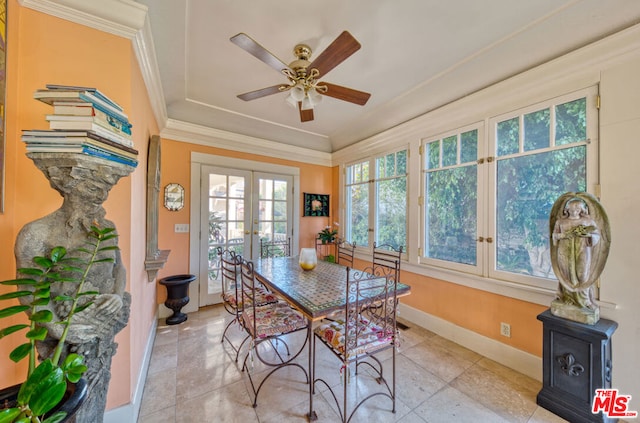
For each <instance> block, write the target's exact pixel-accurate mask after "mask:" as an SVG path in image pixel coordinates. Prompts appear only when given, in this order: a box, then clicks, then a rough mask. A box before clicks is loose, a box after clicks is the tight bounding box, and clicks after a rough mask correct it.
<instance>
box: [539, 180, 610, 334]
mask: <svg viewBox="0 0 640 423" xmlns="http://www.w3.org/2000/svg"><path fill="white" fill-rule="evenodd" d="M549 229H550V233H551V236H550V238H551V239H550V244H551V264H552V266H553V271H554V272H555V274H556V277H557V278H558V282H559V283H558V292H557V296H556V299H555V300H553V302H552V303H551V313H552V314H553V315H555V316H559V317H564V318H566V319H569V320H574V321H577V322H581V323H587V324H592V325H593V324H595V323H597V322H598V320H599V319H600V310H599V307H598V305H597V304H596V302H595V299H594V285H595V283H596V281H597V280H598V278H599V277H600V274H601V273H602V270H603V269H604V265H605V263H606V261H607V256H608V255H609V244H610V240H611V233H610V228H609V219H608V218H607V215H606V213H605V211H604V209H603V208H602V206H601V205H600V203H599V202H598V200H597V199H596V198H595V197H594V196H592V195H591V194H587V193H585V192H577V193H576V192H567V193H565V194H562V195H561V196H560V197H559V198H558V199H557V200H556V202H555V203H554V205H553V208H552V209H551V217H550V220H549Z"/></svg>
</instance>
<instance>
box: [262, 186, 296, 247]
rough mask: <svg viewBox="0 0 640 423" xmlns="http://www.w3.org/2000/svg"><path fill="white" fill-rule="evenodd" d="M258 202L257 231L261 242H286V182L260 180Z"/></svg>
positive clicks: (287, 189) (287, 190)
mask: <svg viewBox="0 0 640 423" xmlns="http://www.w3.org/2000/svg"><path fill="white" fill-rule="evenodd" d="M258 185H259V189H260V192H259V194H258V195H259V198H260V201H259V202H258V231H259V237H260V239H262V240H275V241H281V240H286V239H287V237H288V233H289V231H288V225H287V223H288V221H287V217H288V216H287V208H288V207H289V205H288V195H287V194H288V192H289V188H288V182H287V181H284V180H278V179H269V178H260V179H259V181H258Z"/></svg>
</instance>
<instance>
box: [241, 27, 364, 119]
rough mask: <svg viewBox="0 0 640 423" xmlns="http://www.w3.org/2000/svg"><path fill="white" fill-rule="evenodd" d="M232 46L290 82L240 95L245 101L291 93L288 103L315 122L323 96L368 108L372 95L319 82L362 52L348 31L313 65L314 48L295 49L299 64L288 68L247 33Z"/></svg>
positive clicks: (301, 115)
mask: <svg viewBox="0 0 640 423" xmlns="http://www.w3.org/2000/svg"><path fill="white" fill-rule="evenodd" d="M230 40H231V42H232V43H234V44H236V45H237V46H238V47H240V48H241V49H243V50H245V51H247V52H248V53H249V54H251V55H253V56H255V57H256V58H258V59H259V60H261V61H263V62H264V63H266V64H267V65H269V66H271V67H272V68H274V69H275V70H277V71H278V72H281V73H283V74H284V75H285V76H286V77H287V79H288V82H287V83H286V84H278V85H274V86H271V87H267V88H262V89H260V90H255V91H249V92H248V93H244V94H240V95H239V96H238V98H240V99H242V100H244V101H250V100H255V99H257V98H261V97H266V96H268V95H271V94H277V93H281V92H285V91H289V96H288V97H287V102H289V103H290V104H291V105H293V106H296V105H297V108H298V110H299V112H300V121H301V122H308V121H311V120H313V106H315V105H316V104H318V103H319V102H320V101H321V100H322V96H328V97H333V98H337V99H338V100H343V101H348V102H350V103H355V104H358V105H360V106H364V105H365V104H366V103H367V101H368V100H369V97H371V94H369V93H365V92H363V91H358V90H354V89H351V88H347V87H342V86H340V85H335V84H330V83H328V82H320V81H319V79H320V78H321V77H323V76H325V75H326V74H327V73H329V71H331V70H332V69H333V68H335V67H336V66H338V65H339V64H340V63H342V62H343V61H344V60H346V59H347V58H348V57H349V56H351V55H352V54H353V53H355V52H356V51H358V50H359V49H360V43H359V42H358V41H357V40H356V39H355V38H353V36H352V35H351V34H350V33H349V32H348V31H343V32H342V34H340V35H339V36H338V38H336V39H335V40H334V41H333V42H332V43H331V44H330V45H329V46H328V47H327V48H326V49H325V50H324V51H323V52H322V53H320V55H318V57H316V58H315V59H314V60H313V62H310V61H309V59H310V58H311V47H309V46H308V45H306V44H298V45H296V46H295V48H294V49H293V54H294V55H295V56H296V60H294V61H293V62H291V63H289V65H286V64H285V63H284V62H282V60H280V59H278V58H277V57H276V56H274V55H273V54H272V53H271V52H269V51H268V50H266V49H265V48H264V47H262V46H261V45H260V44H258V43H257V42H256V41H255V40H254V39H252V38H251V37H249V36H248V35H247V34H245V33H242V32H241V33H240V34H237V35H234V36H233V37H231V39H230Z"/></svg>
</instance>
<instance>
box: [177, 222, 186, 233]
mask: <svg viewBox="0 0 640 423" xmlns="http://www.w3.org/2000/svg"><path fill="white" fill-rule="evenodd" d="M174 230H175V232H176V233H183V232H189V224H188V223H176V225H175V229H174Z"/></svg>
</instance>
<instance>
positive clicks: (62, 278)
mask: <svg viewBox="0 0 640 423" xmlns="http://www.w3.org/2000/svg"><path fill="white" fill-rule="evenodd" d="M114 231H115V229H114V228H105V229H99V228H97V227H95V226H92V227H91V230H90V231H89V233H88V239H89V240H88V242H87V246H88V247H87V248H79V249H78V250H77V251H76V252H74V256H75V255H76V254H77V255H83V256H84V258H79V257H71V256H70V255H67V251H66V249H65V248H64V247H54V248H53V249H51V251H50V252H49V253H48V255H47V256H46V257H43V256H37V257H34V258H33V262H34V263H35V264H36V265H37V267H34V268H21V269H18V273H19V274H21V275H23V276H24V278H20V279H13V280H7V281H3V282H0V284H2V285H15V286H17V287H18V290H17V291H14V292H9V293H7V294H3V295H0V300H11V299H15V298H19V299H20V300H21V304H20V305H13V306H9V307H6V308H3V309H0V318H4V317H9V316H12V315H15V314H18V313H22V312H26V313H27V315H28V316H29V320H30V323H29V324H17V325H12V326H9V327H6V328H0V339H1V338H3V337H5V336H7V335H10V334H12V333H14V332H19V331H22V330H27V332H26V334H25V336H26V338H27V342H26V343H23V344H21V345H19V346H18V347H16V348H15V349H14V350H13V351H12V352H11V353H10V354H9V358H10V359H11V360H12V361H14V362H16V363H17V362H19V361H21V360H22V359H25V358H28V360H29V368H28V371H27V378H26V380H25V381H24V382H23V383H22V384H20V385H17V386H15V387H12V388H14V390H15V391H16V395H15V401H14V402H13V403H10V402H9V403H8V406H7V403H5V401H4V400H2V403H0V423H23V422H25V423H26V422H31V423H40V422H42V423H57V422H61V421H64V420H65V419H66V418H68V417H71V416H68V414H69V413H70V411H68V410H65V409H64V407H61V404H60V403H61V402H63V399H64V398H65V394H66V393H67V391H68V390H71V391H73V390H75V391H76V393H75V396H76V397H78V396H80V397H81V398H80V401H79V403H76V404H74V407H72V408H75V409H77V407H79V405H80V403H81V402H82V400H83V399H84V396H86V387H85V384H84V383H83V380H82V379H81V378H82V375H83V374H84V372H85V371H86V370H87V367H86V366H85V364H84V358H83V357H82V356H81V355H78V354H75V353H72V354H69V355H67V357H62V352H63V349H64V346H65V340H66V338H67V334H68V331H69V327H70V326H71V320H72V318H73V316H74V315H75V314H76V313H79V312H81V311H82V310H85V309H86V308H87V307H89V306H90V305H91V304H93V302H92V298H93V297H94V296H95V295H97V294H99V292H97V291H84V290H83V286H84V284H85V281H86V280H87V275H88V274H89V270H90V269H91V267H92V266H93V265H94V264H95V263H99V262H113V259H111V258H98V255H99V253H100V252H103V251H106V250H114V249H117V248H118V247H117V246H115V245H113V246H102V243H103V242H105V241H107V240H110V239H113V238H116V237H117V236H118V235H117V234H116V233H115V232H114ZM60 283H73V284H75V285H76V286H75V288H74V289H73V291H72V292H73V294H72V295H58V296H56V297H54V298H51V286H52V285H53V284H60ZM52 301H55V302H65V303H68V305H70V306H69V310H70V311H69V314H68V315H67V316H66V318H64V319H63V320H62V321H60V322H55V323H58V324H60V325H62V327H63V331H62V336H61V337H60V339H59V341H58V342H57V345H56V348H55V350H54V353H53V355H52V357H50V358H47V359H45V360H43V361H41V362H40V363H39V364H37V363H36V358H37V351H36V341H42V340H44V339H45V338H46V337H47V333H48V331H47V328H46V327H44V326H43V325H42V324H43V323H48V322H51V321H52V319H53V314H52V313H51V311H49V310H47V309H46V307H45V306H47V305H49V304H50V302H52ZM68 382H70V383H71V384H70V385H68ZM12 388H7V389H5V391H7V390H11V389H12ZM76 388H81V389H76ZM74 400H75V399H74ZM3 407H4V408H3ZM59 408H60V409H59ZM73 412H74V411H73Z"/></svg>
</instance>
